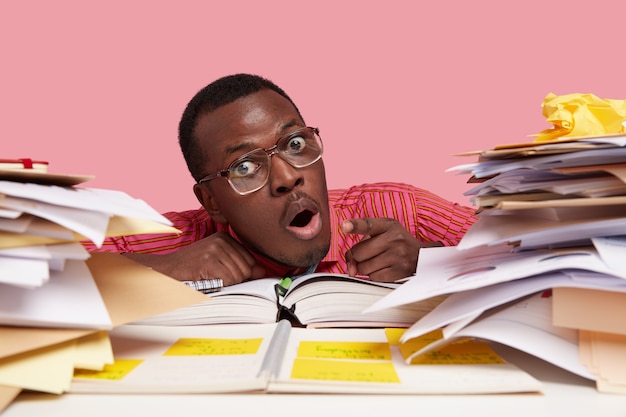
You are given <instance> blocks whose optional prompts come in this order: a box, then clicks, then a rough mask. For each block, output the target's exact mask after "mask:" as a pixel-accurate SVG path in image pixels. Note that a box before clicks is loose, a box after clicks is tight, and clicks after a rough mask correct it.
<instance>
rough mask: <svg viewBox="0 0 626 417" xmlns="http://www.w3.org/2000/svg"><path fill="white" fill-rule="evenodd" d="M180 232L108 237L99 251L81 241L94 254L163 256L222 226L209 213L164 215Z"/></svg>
mask: <svg viewBox="0 0 626 417" xmlns="http://www.w3.org/2000/svg"><path fill="white" fill-rule="evenodd" d="M163 215H164V216H165V217H166V218H167V219H169V220H170V221H171V222H172V224H173V226H174V227H175V228H176V229H178V230H179V231H180V233H168V234H140V235H131V236H116V237H109V238H106V239H105V241H104V243H103V245H102V246H101V247H100V248H98V247H96V245H94V244H93V243H92V242H82V244H83V246H84V247H85V248H87V250H89V251H92V252H95V251H98V252H135V253H160V254H165V253H169V252H173V251H175V250H176V249H179V248H181V247H183V246H187V245H190V244H191V243H193V242H196V241H198V240H200V239H202V238H204V237H206V236H209V235H210V234H212V233H215V232H216V231H217V230H218V229H219V227H218V225H216V224H215V222H213V221H211V219H210V217H209V215H208V214H207V212H206V210H204V209H198V210H188V211H183V212H169V213H164V214H163Z"/></svg>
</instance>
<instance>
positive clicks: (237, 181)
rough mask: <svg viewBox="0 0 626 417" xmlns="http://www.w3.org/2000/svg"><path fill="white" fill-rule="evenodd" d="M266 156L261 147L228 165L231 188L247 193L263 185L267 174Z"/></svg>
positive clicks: (267, 163)
mask: <svg viewBox="0 0 626 417" xmlns="http://www.w3.org/2000/svg"><path fill="white" fill-rule="evenodd" d="M268 159H269V158H268V156H267V154H266V153H265V151H264V150H263V149H256V150H254V151H252V152H249V153H247V154H245V155H243V156H242V157H240V158H238V159H236V160H235V161H234V162H233V163H232V164H231V165H230V166H229V167H228V174H229V175H228V180H229V181H230V183H231V185H232V186H233V188H234V189H235V190H236V191H237V192H239V193H241V194H247V193H251V192H253V191H256V190H258V189H259V188H261V187H263V186H264V185H265V182H266V181H267V178H268V175H269V162H268Z"/></svg>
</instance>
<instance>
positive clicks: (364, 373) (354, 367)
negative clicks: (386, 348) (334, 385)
mask: <svg viewBox="0 0 626 417" xmlns="http://www.w3.org/2000/svg"><path fill="white" fill-rule="evenodd" d="M291 378H294V379H314V380H323V381H354V382H382V383H396V384H397V383H399V382H400V379H399V378H398V374H397V373H396V370H395V368H394V366H393V363H392V362H374V361H371V362H368V361H342V360H325V359H307V358H296V360H295V361H294V364H293V369H292V371H291Z"/></svg>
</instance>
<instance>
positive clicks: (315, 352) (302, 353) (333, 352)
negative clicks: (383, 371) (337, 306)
mask: <svg viewBox="0 0 626 417" xmlns="http://www.w3.org/2000/svg"><path fill="white" fill-rule="evenodd" d="M298 356H299V357H307V358H325V359H368V360H390V359H391V350H390V349H389V344H388V343H381V342H325V341H302V342H300V345H299V346H298Z"/></svg>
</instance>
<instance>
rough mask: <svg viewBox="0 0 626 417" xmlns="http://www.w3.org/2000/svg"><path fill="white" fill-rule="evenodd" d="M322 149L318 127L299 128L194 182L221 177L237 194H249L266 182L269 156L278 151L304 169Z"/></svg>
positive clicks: (284, 158)
mask: <svg viewBox="0 0 626 417" xmlns="http://www.w3.org/2000/svg"><path fill="white" fill-rule="evenodd" d="M322 151H323V145H322V138H320V135H319V129H318V128H316V127H303V128H300V129H298V130H295V131H293V132H290V133H288V134H287V135H285V136H282V137H281V138H280V139H278V142H276V145H274V146H272V147H271V148H267V149H263V148H258V149H255V150H253V151H250V152H248V153H246V154H244V155H242V156H240V157H239V158H237V159H235V160H234V161H233V162H231V163H230V164H229V165H228V167H227V168H226V169H223V170H221V171H219V172H216V173H214V174H209V175H207V176H206V177H204V178H202V179H201V180H199V181H198V184H202V183H203V182H207V181H211V180H214V179H215V178H218V177H225V178H226V179H228V183H229V184H230V186H231V187H232V189H233V190H235V192H236V193H237V194H240V195H246V194H250V193H253V192H255V191H258V190H260V189H261V188H263V187H264V186H265V184H267V181H268V180H269V176H270V163H271V160H272V156H273V155H275V154H278V156H280V157H281V158H282V159H283V160H284V161H285V162H287V163H288V164H289V165H291V166H292V167H294V168H304V167H308V166H309V165H313V164H314V163H316V162H317V161H319V160H320V158H321V157H322Z"/></svg>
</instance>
